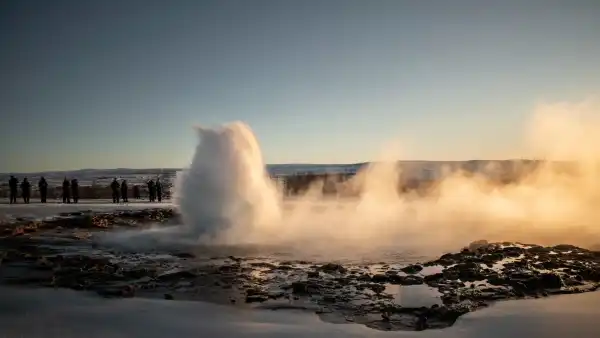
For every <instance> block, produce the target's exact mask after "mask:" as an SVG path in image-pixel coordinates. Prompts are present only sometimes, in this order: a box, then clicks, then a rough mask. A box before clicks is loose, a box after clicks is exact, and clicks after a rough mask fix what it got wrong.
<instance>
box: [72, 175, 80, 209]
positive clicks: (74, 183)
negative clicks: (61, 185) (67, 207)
mask: <svg viewBox="0 0 600 338" xmlns="http://www.w3.org/2000/svg"><path fill="white" fill-rule="evenodd" d="M71 196H73V203H78V202H79V181H78V180H77V179H76V178H74V179H72V180H71Z"/></svg>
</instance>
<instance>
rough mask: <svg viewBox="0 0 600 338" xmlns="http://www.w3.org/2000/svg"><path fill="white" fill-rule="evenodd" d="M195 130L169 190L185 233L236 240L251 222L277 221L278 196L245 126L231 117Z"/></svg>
mask: <svg viewBox="0 0 600 338" xmlns="http://www.w3.org/2000/svg"><path fill="white" fill-rule="evenodd" d="M197 131H198V134H199V137H200V143H199V144H198V146H197V147H196V153H195V154H194V157H193V160H192V163H191V165H190V167H189V169H186V170H184V171H182V172H179V173H178V176H177V182H176V189H175V204H176V205H177V206H178V208H179V211H180V213H181V215H182V218H183V221H184V224H185V226H186V227H187V229H188V231H189V233H190V234H191V235H194V236H198V237H204V238H208V239H210V240H211V241H213V242H221V243H240V242H244V240H245V239H246V236H247V235H249V234H250V233H251V232H252V230H253V229H254V228H255V227H266V226H269V225H274V224H279V218H280V213H281V209H280V200H281V199H280V197H279V195H278V192H277V189H276V188H275V186H274V184H273V183H272V181H271V180H270V179H269V177H268V175H267V172H266V167H265V164H264V161H263V158H262V153H261V150H260V147H259V145H258V141H257V140H256V138H255V137H254V134H253V133H252V130H251V129H250V127H248V126H247V125H246V124H244V123H242V122H232V123H229V124H225V125H223V126H221V127H219V128H214V129H211V128H203V127H198V128H197Z"/></svg>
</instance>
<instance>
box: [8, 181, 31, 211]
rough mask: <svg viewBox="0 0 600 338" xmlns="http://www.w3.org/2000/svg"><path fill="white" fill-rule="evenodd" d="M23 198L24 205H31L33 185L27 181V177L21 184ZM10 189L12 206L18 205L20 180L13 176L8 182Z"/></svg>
mask: <svg viewBox="0 0 600 338" xmlns="http://www.w3.org/2000/svg"><path fill="white" fill-rule="evenodd" d="M20 186H21V196H22V197H23V202H24V203H29V198H30V197H31V183H29V181H28V180H27V177H25V178H24V179H23V182H21V185H20ZM8 188H9V190H10V196H9V199H10V204H15V203H17V191H18V190H19V180H18V179H17V178H16V177H14V176H11V177H10V179H9V180H8Z"/></svg>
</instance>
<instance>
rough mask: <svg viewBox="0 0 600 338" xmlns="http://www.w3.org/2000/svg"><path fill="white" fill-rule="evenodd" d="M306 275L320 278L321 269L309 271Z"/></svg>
mask: <svg viewBox="0 0 600 338" xmlns="http://www.w3.org/2000/svg"><path fill="white" fill-rule="evenodd" d="M306 276H307V277H308V278H319V271H308V272H307V273H306Z"/></svg>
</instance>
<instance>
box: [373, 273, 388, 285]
mask: <svg viewBox="0 0 600 338" xmlns="http://www.w3.org/2000/svg"><path fill="white" fill-rule="evenodd" d="M371 281H373V282H374V283H385V282H387V281H388V276H386V275H383V274H376V275H373V277H371Z"/></svg>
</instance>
